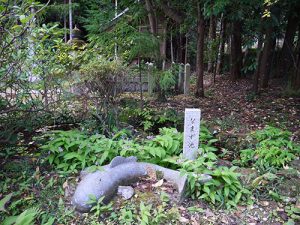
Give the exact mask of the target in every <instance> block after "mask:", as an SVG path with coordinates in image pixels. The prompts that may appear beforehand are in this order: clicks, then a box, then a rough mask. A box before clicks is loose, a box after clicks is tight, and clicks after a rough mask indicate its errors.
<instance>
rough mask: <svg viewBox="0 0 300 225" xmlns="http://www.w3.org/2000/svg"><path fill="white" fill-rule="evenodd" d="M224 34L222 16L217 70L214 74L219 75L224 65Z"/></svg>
mask: <svg viewBox="0 0 300 225" xmlns="http://www.w3.org/2000/svg"><path fill="white" fill-rule="evenodd" d="M225 34H226V20H225V18H224V16H223V17H222V20H221V31H220V45H219V51H218V52H219V53H218V60H217V69H216V74H221V73H222V72H223V65H224V51H225V49H224V48H225Z"/></svg>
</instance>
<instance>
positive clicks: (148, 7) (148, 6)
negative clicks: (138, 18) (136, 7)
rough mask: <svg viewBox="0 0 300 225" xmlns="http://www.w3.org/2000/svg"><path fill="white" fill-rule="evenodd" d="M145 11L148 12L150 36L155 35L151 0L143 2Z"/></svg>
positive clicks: (155, 26) (154, 18) (154, 20)
mask: <svg viewBox="0 0 300 225" xmlns="http://www.w3.org/2000/svg"><path fill="white" fill-rule="evenodd" d="M145 3H146V10H147V12H148V19H149V24H150V29H151V33H152V34H156V33H157V20H156V16H155V12H154V9H153V2H152V1H151V0H145Z"/></svg>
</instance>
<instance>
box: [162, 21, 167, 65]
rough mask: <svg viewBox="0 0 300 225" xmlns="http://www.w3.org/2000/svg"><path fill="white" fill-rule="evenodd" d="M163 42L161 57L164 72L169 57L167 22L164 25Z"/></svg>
mask: <svg viewBox="0 0 300 225" xmlns="http://www.w3.org/2000/svg"><path fill="white" fill-rule="evenodd" d="M162 26H163V28H162V34H161V35H162V40H161V44H160V57H161V59H162V70H165V68H166V57H167V26H168V24H167V22H164V23H162Z"/></svg>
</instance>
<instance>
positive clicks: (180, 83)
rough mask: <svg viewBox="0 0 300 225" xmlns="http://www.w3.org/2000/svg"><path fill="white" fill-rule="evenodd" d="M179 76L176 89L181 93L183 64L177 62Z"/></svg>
mask: <svg viewBox="0 0 300 225" xmlns="http://www.w3.org/2000/svg"><path fill="white" fill-rule="evenodd" d="M178 75H179V77H178V91H179V93H180V94H182V93H183V85H184V64H183V63H180V64H179V74H178Z"/></svg>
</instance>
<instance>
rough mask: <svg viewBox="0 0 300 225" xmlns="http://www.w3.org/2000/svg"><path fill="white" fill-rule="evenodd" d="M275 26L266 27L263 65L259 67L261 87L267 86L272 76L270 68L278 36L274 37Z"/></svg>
mask: <svg viewBox="0 0 300 225" xmlns="http://www.w3.org/2000/svg"><path fill="white" fill-rule="evenodd" d="M273 31H274V27H273V26H272V25H269V26H268V27H267V29H266V34H265V41H264V47H263V52H262V57H261V65H260V68H259V76H260V78H261V87H262V88H267V87H268V83H269V78H270V68H271V64H272V56H273V53H274V50H275V46H276V38H275V37H273Z"/></svg>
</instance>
